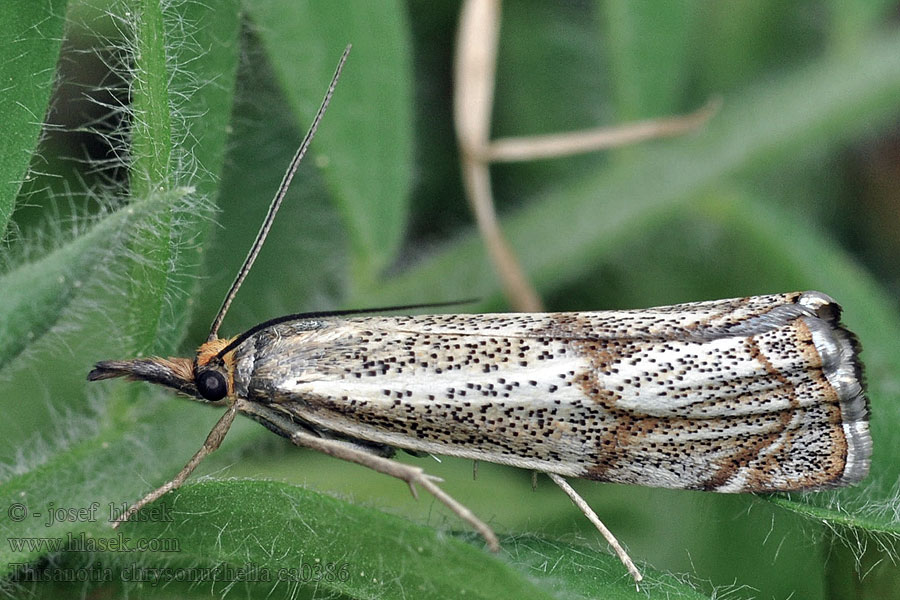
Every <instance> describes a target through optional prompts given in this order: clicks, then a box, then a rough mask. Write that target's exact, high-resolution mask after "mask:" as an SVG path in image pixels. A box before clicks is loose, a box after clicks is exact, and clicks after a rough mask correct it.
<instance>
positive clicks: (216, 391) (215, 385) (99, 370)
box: [88, 339, 234, 404]
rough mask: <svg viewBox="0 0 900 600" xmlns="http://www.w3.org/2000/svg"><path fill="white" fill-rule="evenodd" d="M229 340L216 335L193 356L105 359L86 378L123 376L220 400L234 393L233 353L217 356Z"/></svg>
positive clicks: (199, 397)
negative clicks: (217, 337)
mask: <svg viewBox="0 0 900 600" xmlns="http://www.w3.org/2000/svg"><path fill="white" fill-rule="evenodd" d="M229 341H230V340H223V339H215V340H212V341H210V342H207V343H205V344H203V345H202V346H200V348H199V349H198V350H197V356H196V357H194V358H160V357H157V356H151V357H149V358H134V359H131V360H106V361H102V362H98V363H97V364H95V365H94V368H93V370H91V372H90V373H88V381H100V380H101V379H113V378H114V377H125V378H126V379H130V380H131V381H149V382H150V383H155V384H158V385H163V386H166V387H168V388H171V389H173V390H175V391H176V392H179V393H181V394H184V395H186V396H190V397H191V398H193V399H195V400H199V401H201V402H205V403H209V404H223V403H224V401H225V399H226V398H227V397H228V396H229V395H230V394H232V393H233V390H234V379H233V376H232V372H233V368H234V363H233V353H232V352H229V353H227V354H226V355H225V356H223V357H220V356H218V352H219V350H221V349H222V348H224V347H225V346H226V345H228V342H229Z"/></svg>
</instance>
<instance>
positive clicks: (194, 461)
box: [113, 404, 237, 528]
mask: <svg viewBox="0 0 900 600" xmlns="http://www.w3.org/2000/svg"><path fill="white" fill-rule="evenodd" d="M236 414H237V407H236V406H235V405H234V404H232V405H231V406H230V407H228V411H226V413H225V414H224V415H222V418H220V419H219V421H218V423H216V424H215V426H214V427H213V428H212V431H210V432H209V435H208V436H206V441H205V442H203V445H202V446H200V449H199V450H197V452H196V453H195V454H194V456H192V457H191V460H189V461H188V463H187V464H186V465H184V468H182V469H181V471H179V472H178V475H176V476H175V477H174V478H173V479H172V480H171V481H169V482H167V483H165V484H163V485H161V486H160V487H158V488H156V489H155V490H153V491H152V492H150V493H149V494H147V495H146V496H144V497H143V498H141V499H140V500H138V501H137V502H135V503H134V504H132V505H131V506H130V507H129V508H128V510H126V511H125V512H124V513H123V514H122V515H121V516H120V517H119V518H118V519H116V520H115V521H113V528H116V527H118V526H119V525H121V524H122V523H124V522H125V521H127V520H128V519H130V518H131V517H132V516H133V515H134V514H135V513H136V512H137V511H139V510H141V509H142V508H144V507H145V506H147V505H148V504H150V503H151V502H153V501H155V500H158V499H159V498H161V497H162V496H164V495H166V494H167V493H169V492H171V491H172V490H174V489H178V488H179V487H181V484H182V483H184V482H185V480H187V478H188V477H190V475H191V473H193V472H194V469H196V468H197V465H199V464H200V461H202V460H203V459H204V458H206V455H207V454H209V453H210V452H213V451H214V450H216V449H217V448H218V447H219V446H220V445H221V444H222V440H223V439H225V434H226V433H228V429H229V428H230V427H231V424H232V423H233V422H234V416H235V415H236Z"/></svg>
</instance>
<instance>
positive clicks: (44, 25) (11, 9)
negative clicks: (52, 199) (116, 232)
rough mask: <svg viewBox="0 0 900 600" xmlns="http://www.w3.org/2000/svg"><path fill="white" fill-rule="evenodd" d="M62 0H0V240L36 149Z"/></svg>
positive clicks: (49, 88)
mask: <svg viewBox="0 0 900 600" xmlns="http://www.w3.org/2000/svg"><path fill="white" fill-rule="evenodd" d="M66 5H67V2H66V0H48V1H47V2H32V1H31V0H7V1H5V2H0V23H3V26H2V27H0V107H3V108H2V111H3V113H2V115H3V135H2V136H0V239H2V238H3V234H4V232H5V231H6V226H7V224H8V222H9V218H10V216H11V215H12V212H13V209H14V208H15V201H16V194H18V193H19V188H21V187H22V183H23V182H24V181H25V177H26V174H27V172H28V165H29V163H30V162H31V158H32V155H33V154H34V152H35V150H36V149H37V144H38V139H39V135H40V132H41V126H42V125H43V123H44V116H45V114H46V113H47V106H48V103H49V102H50V93H51V91H52V90H53V73H54V72H55V69H56V61H57V58H58V57H59V48H60V45H61V44H62V31H63V23H64V22H65V20H64V17H65V13H66Z"/></svg>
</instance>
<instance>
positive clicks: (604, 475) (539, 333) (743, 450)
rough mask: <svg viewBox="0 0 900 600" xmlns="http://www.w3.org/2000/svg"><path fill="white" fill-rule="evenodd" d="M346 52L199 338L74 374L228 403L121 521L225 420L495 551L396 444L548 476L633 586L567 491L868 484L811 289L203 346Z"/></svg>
mask: <svg viewBox="0 0 900 600" xmlns="http://www.w3.org/2000/svg"><path fill="white" fill-rule="evenodd" d="M348 51H349V47H348V48H347V50H345V53H344V55H343V57H342V58H341V61H340V63H339V65H338V68H337V70H336V72H335V75H334V78H333V79H332V81H331V84H330V86H329V88H328V92H327V94H326V96H325V99H324V100H323V102H322V105H321V107H320V109H319V112H318V113H317V115H316V117H315V119H314V121H313V124H312V126H311V127H310V130H309V132H308V133H307V134H306V137H305V139H304V140H303V143H302V144H301V146H300V148H299V149H298V150H297V153H296V154H295V156H294V158H293V160H292V161H291V164H290V166H289V168H288V170H287V172H286V174H285V177H284V179H283V181H282V183H281V186H280V187H279V190H278V192H277V193H276V195H275V198H274V199H273V201H272V204H271V206H270V208H269V212H268V214H267V216H266V219H265V221H264V222H263V224H262V227H261V228H260V231H259V234H258V235H257V238H256V241H255V242H254V244H253V246H252V248H251V250H250V252H249V254H248V255H247V258H246V260H245V262H244V264H243V266H242V267H241V270H240V271H239V273H238V275H237V277H236V278H235V281H234V283H233V284H232V286H231V289H230V290H229V292H228V294H227V295H226V297H225V300H224V302H223V304H222V307H221V309H220V310H219V313H218V315H217V316H216V318H215V320H214V321H213V324H212V327H211V330H210V334H209V338H208V340H207V341H206V343H204V344H202V345H201V346H200V347H199V349H198V350H197V353H196V355H195V356H193V357H190V358H159V357H151V358H137V359H132V360H119V361H104V362H99V363H97V364H96V365H95V367H94V369H93V370H92V371H91V372H90V374H89V375H88V379H89V380H91V381H97V380H103V379H110V378H114V377H126V378H128V379H132V380H142V381H148V382H151V383H155V384H159V385H163V386H166V387H169V388H172V389H174V390H175V391H177V392H179V393H181V394H183V395H186V396H188V397H190V398H192V399H194V400H197V401H199V402H202V403H205V404H209V405H212V406H221V407H224V408H225V409H226V410H225V413H224V415H223V416H222V417H221V419H220V420H219V421H218V423H217V424H216V425H215V426H214V427H213V429H212V431H211V432H210V434H209V436H208V438H207V439H206V441H205V442H204V444H203V445H202V447H201V448H200V449H199V450H198V451H197V453H196V454H195V455H194V456H193V457H192V458H191V460H190V461H189V462H188V463H187V465H185V467H184V468H183V469H182V470H181V471H180V472H179V473H178V474H177V475H176V476H175V477H174V478H173V479H172V480H171V481H169V482H167V483H166V484H164V485H163V486H161V487H159V488H158V489H156V490H154V491H152V492H151V493H149V494H147V495H146V496H145V497H144V498H143V499H141V500H140V501H139V502H137V503H135V504H134V505H133V506H132V507H131V508H130V509H129V510H128V511H127V512H126V513H125V514H123V515H122V517H121V519H120V522H121V521H124V520H127V519H128V518H129V517H130V516H132V515H133V514H134V513H135V512H137V511H138V510H140V509H141V508H142V507H143V506H145V505H147V504H148V503H150V502H153V501H154V500H156V499H158V498H160V497H161V496H163V495H164V494H166V493H167V492H169V491H170V490H173V489H175V488H177V487H178V486H180V485H181V484H182V483H183V482H184V481H185V480H186V479H187V477H188V476H189V475H190V474H191V472H192V471H193V470H194V468H195V467H196V466H197V465H198V464H199V463H200V461H201V460H202V459H203V458H204V457H205V456H206V455H207V454H209V453H210V452H212V451H214V450H215V449H216V448H218V446H219V444H220V443H221V442H222V439H223V438H224V436H225V434H226V432H227V431H228V429H229V427H230V426H231V424H232V422H233V421H234V419H235V416H236V415H237V414H243V415H245V416H247V417H249V418H251V419H253V420H255V421H257V422H259V423H261V424H262V425H263V426H265V427H266V428H268V429H269V430H271V431H273V432H274V433H276V434H278V435H280V436H283V437H285V438H287V439H289V440H290V441H291V442H293V443H294V444H296V445H298V446H304V447H307V448H312V449H314V450H318V451H320V452H323V453H325V454H329V455H332V456H335V457H337V458H341V459H344V460H348V461H352V462H355V463H358V464H361V465H365V466H367V467H369V468H372V469H374V470H376V471H379V472H381V473H385V474H388V475H391V476H394V477H397V478H399V479H401V480H403V481H405V482H407V483H408V484H409V486H410V488H411V490H412V492H413V494H415V493H416V492H415V486H416V485H418V486H421V487H422V488H424V489H426V490H427V491H429V492H430V493H432V494H433V495H434V496H435V497H436V498H438V499H439V500H440V501H441V502H443V503H445V504H446V505H447V506H448V507H449V508H451V509H452V510H453V511H454V512H455V513H456V514H457V515H459V517H461V518H462V519H464V520H465V521H467V522H468V523H469V524H470V525H472V526H473V527H474V528H476V529H477V530H478V531H479V532H480V533H481V534H482V535H483V537H484V539H485V540H486V542H487V544H488V546H489V547H490V548H492V549H494V550H496V549H497V548H498V547H499V544H498V541H497V537H496V536H495V535H494V533H493V531H492V530H491V528H490V527H489V526H488V525H487V524H485V523H484V522H483V521H481V520H480V519H479V518H478V517H477V516H475V515H474V514H473V513H472V512H471V511H469V510H468V509H467V508H466V507H465V506H463V505H462V504H460V503H459V502H457V501H456V500H455V499H453V498H452V497H450V496H449V495H447V494H446V493H445V492H443V490H441V488H440V487H438V485H437V480H436V478H434V477H431V476H429V475H427V474H426V473H425V472H424V471H423V470H422V469H421V468H419V467H417V466H414V465H409V464H404V463H400V462H396V461H394V460H392V459H391V456H392V455H393V453H394V451H395V449H403V450H408V451H410V452H413V453H427V454H443V455H450V456H457V457H462V458H468V459H473V460H476V461H479V460H481V461H488V462H492V463H500V464H505V465H511V466H514V467H520V468H523V469H530V470H533V471H536V472H540V473H545V474H547V475H548V476H550V478H551V479H552V480H553V481H554V482H556V483H557V484H558V485H560V487H562V489H563V490H564V491H566V493H567V494H568V495H569V496H570V497H571V498H572V500H573V501H574V502H575V503H576V504H577V505H578V506H579V508H581V510H582V511H583V512H584V513H585V514H586V515H587V516H588V517H589V518H590V519H591V521H592V522H593V523H594V524H595V525H596V526H597V527H598V529H600V531H601V533H602V534H603V535H604V537H606V539H607V541H609V543H610V544H611V546H612V547H613V549H614V550H615V551H616V553H617V554H618V555H619V557H620V559H621V560H622V561H623V563H624V564H625V565H626V567H627V568H628V570H629V572H630V573H631V574H632V576H633V577H634V578H635V580H636V581H640V579H641V575H640V572H639V571H638V570H637V568H636V567H635V566H634V564H633V562H632V561H631V559H630V558H629V557H628V555H627V554H626V553H625V551H624V549H622V547H621V546H620V545H619V544H618V542H617V541H616V539H615V537H613V536H612V534H611V533H610V532H609V531H608V530H607V529H606V528H605V527H604V526H603V524H602V522H600V520H599V518H597V516H596V514H595V513H594V512H593V511H592V510H591V509H590V507H588V505H587V503H586V502H585V501H584V500H583V499H582V498H581V497H580V496H578V495H577V494H576V493H575V491H574V490H573V489H572V488H571V486H569V485H568V483H567V482H566V480H565V478H567V477H580V478H586V479H593V480H596V481H608V482H617V483H629V484H635V485H645V486H655V487H666V488H680V489H694V490H710V491H717V492H778V491H795V490H819V489H827V488H833V487H838V486H844V485H850V484H854V483H856V482H858V481H860V480H861V479H863V478H864V477H865V476H866V474H867V473H868V470H869V462H870V454H871V449H872V441H871V437H870V435H869V426H868V418H869V405H868V400H867V398H866V395H865V389H864V385H863V375H862V363H861V362H860V361H859V357H858V354H859V344H858V343H857V341H856V338H855V336H854V335H853V334H852V333H850V332H849V331H848V330H847V329H845V328H844V327H843V326H842V325H841V322H840V313H841V308H840V306H839V305H838V304H837V303H835V302H834V301H833V300H832V299H831V298H829V297H828V296H827V295H825V294H823V293H820V292H794V293H786V294H775V295H766V296H753V297H746V298H735V299H729V300H716V301H711V302H693V303H688V304H679V305H675V306H662V307H657V308H650V309H642V310H624V311H605V312H571V313H541V314H527V313H519V314H455V315H420V316H381V315H378V316H374V315H372V314H364V313H368V312H369V311H335V312H330V313H303V314H294V315H287V316H284V317H279V318H276V319H272V320H270V321H267V322H265V323H261V324H259V325H257V326H255V327H253V328H251V329H249V330H248V331H245V332H244V333H241V334H240V335H238V336H236V337H232V338H219V337H218V330H219V326H220V325H221V323H222V320H223V319H224V316H225V314H226V312H227V310H228V308H229V306H230V304H231V301H232V300H233V298H234V296H235V294H236V293H237V291H238V289H239V288H240V285H241V283H242V282H243V279H244V277H245V276H246V275H247V272H248V271H249V269H250V267H251V266H252V264H253V261H254V260H255V258H256V256H257V254H258V253H259V250H260V248H261V247H262V244H263V241H264V240H265V237H266V234H267V233H268V230H269V227H270V226H271V224H272V221H273V219H274V216H275V213H276V212H277V210H278V208H279V206H280V204H281V201H282V200H283V198H284V195H285V192H286V190H287V188H288V186H289V185H290V181H291V179H292V177H293V175H294V173H295V172H296V169H297V166H298V164H299V162H300V160H301V159H302V157H303V155H304V154H305V153H306V150H307V148H308V147H309V143H310V141H311V139H312V137H313V135H314V134H315V131H316V129H317V127H318V125H319V122H320V120H321V118H322V116H323V114H324V112H325V110H326V108H327V106H328V102H329V101H330V98H331V96H332V94H333V92H334V88H335V86H336V83H337V79H338V76H339V75H340V72H341V69H342V67H343V65H344V62H345V60H346V57H347V52H348ZM430 306H434V305H430ZM395 308H399V309H404V308H412V307H395Z"/></svg>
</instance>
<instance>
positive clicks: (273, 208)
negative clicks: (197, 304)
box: [207, 44, 351, 341]
mask: <svg viewBox="0 0 900 600" xmlns="http://www.w3.org/2000/svg"><path fill="white" fill-rule="evenodd" d="M350 48H351V45H350V44H347V47H346V48H345V49H344V54H342V55H341V60H340V61H339V62H338V66H337V69H335V71H334V76H333V77H332V78H331V84H330V85H329V86H328V92H327V93H326V94H325V98H324V99H322V105H321V106H320V107H319V112H317V113H316V118H315V119H313V122H312V125H310V127H309V131H307V132H306V137H304V138H303V143H301V144H300V147H299V148H297V152H296V153H295V154H294V158H293V159H291V164H290V165H289V166H288V169H287V171H285V173H284V177H283V178H282V179H281V185H279V186H278V192H277V193H276V194H275V197H274V198H272V203H271V204H270V205H269V212H268V213H266V218H265V220H264V221H263V224H262V226H261V227H260V228H259V233H257V234H256V240H254V242H253V246H251V247H250V252H248V253H247V258H245V259H244V264H243V265H241V270H240V271H238V274H237V277H235V278H234V282H233V283H232V284H231V289H229V290H228V293H227V294H225V300H223V301H222V307H221V308H220V309H219V312H218V314H216V318H215V319H214V320H213V322H212V326H211V327H210V328H209V337H208V338H207V341H211V340H214V339H216V337H217V334H218V333H219V326H221V325H222V321H223V320H224V319H225V313H227V312H228V307H229V306H231V301H232V300H234V297H235V295H236V294H237V292H238V290H239V289H240V288H241V284H242V283H244V278H245V277H247V273H249V272H250V267H252V266H253V261H255V260H256V255H257V254H259V251H260V250H261V249H262V245H263V242H265V241H266V236H267V235H269V229H271V228H272V222H273V221H275V214H276V213H277V212H278V209H279V208H280V207H281V201H282V200H284V196H285V194H287V191H288V188H289V187H290V185H291V180H292V179H293V178H294V174H295V173H296V172H297V167H299V166H300V161H301V160H303V156H304V155H305V154H306V151H307V149H308V148H309V144H310V142H312V139H313V136H314V135H315V134H316V129H318V128H319V122H320V121H321V120H322V116H323V115H324V114H325V110H326V109H327V108H328V103H329V102H331V96H332V95H333V94H334V89H335V87H337V82H338V78H340V76H341V70H342V69H343V68H344V63H345V62H347V55H349V54H350Z"/></svg>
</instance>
